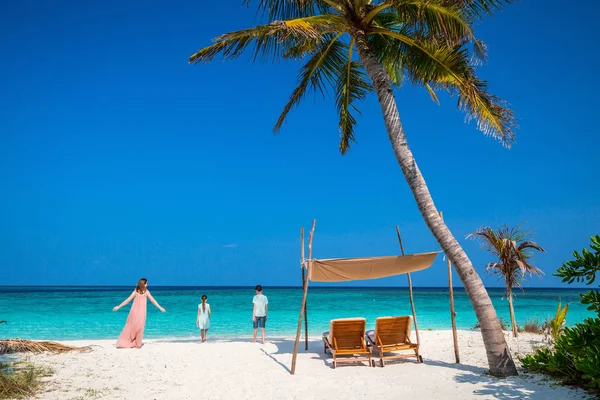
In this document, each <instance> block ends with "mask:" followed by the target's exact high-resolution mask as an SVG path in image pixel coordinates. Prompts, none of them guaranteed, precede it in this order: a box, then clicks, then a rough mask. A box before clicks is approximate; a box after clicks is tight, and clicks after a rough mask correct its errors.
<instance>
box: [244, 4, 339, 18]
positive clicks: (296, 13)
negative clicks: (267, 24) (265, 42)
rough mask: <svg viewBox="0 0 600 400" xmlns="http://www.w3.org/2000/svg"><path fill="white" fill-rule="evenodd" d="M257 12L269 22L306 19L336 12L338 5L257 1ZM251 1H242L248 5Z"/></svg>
mask: <svg viewBox="0 0 600 400" xmlns="http://www.w3.org/2000/svg"><path fill="white" fill-rule="evenodd" d="M257 1H258V11H259V12H261V11H262V13H263V14H266V15H267V16H268V18H269V20H271V21H275V20H280V19H292V18H302V17H308V16H311V15H316V14H326V13H328V12H331V10H338V9H339V7H340V6H339V4H338V2H337V1H334V0H257ZM250 3H252V0H244V1H243V4H247V5H249V4H250Z"/></svg>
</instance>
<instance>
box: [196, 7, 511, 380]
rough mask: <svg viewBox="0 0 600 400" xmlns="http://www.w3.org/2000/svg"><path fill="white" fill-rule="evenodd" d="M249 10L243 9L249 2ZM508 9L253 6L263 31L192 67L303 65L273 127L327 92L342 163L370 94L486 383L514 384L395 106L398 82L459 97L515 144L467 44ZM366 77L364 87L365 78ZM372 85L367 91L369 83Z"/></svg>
mask: <svg viewBox="0 0 600 400" xmlns="http://www.w3.org/2000/svg"><path fill="white" fill-rule="evenodd" d="M247 1H249V0H247ZM511 1H512V0H383V1H381V0H258V2H259V9H260V10H262V11H263V13H264V15H266V16H267V17H268V21H269V22H268V23H266V24H264V25H258V26H255V27H253V28H249V29H245V30H240V31H234V32H229V33H226V34H223V35H221V36H219V37H217V38H216V39H215V42H214V43H213V44H212V45H210V46H207V47H204V48H202V49H200V50H199V51H198V52H196V53H195V54H193V55H192V56H191V57H190V59H189V60H190V63H192V64H197V63H200V62H209V61H211V60H212V59H213V58H214V57H215V56H217V55H219V54H220V55H222V56H223V57H224V58H225V59H232V58H236V57H238V56H240V55H241V54H243V53H244V52H245V51H246V50H248V49H249V48H251V49H252V54H253V56H254V60H256V59H258V58H262V59H266V60H274V59H277V58H283V59H302V60H305V61H306V62H305V64H304V65H303V67H302V68H301V69H300V73H299V77H298V87H297V88H296V89H295V90H294V91H293V93H292V95H291V97H290V100H289V102H288V103H287V104H286V105H285V107H284V108H283V112H282V113H281V116H280V117H279V119H278V121H277V123H276V124H275V127H274V130H275V132H278V131H279V130H280V128H281V127H282V124H283V122H284V121H285V119H286V117H287V115H288V113H289V112H290V110H291V109H292V108H294V106H296V105H297V104H298V103H299V102H300V101H301V100H302V99H303V98H304V97H305V96H306V94H308V93H309V92H311V91H312V92H320V93H323V94H326V93H328V90H327V89H328V88H329V89H332V93H333V94H334V97H335V103H336V105H337V109H338V112H339V129H340V133H341V141H340V146H339V149H340V151H341V153H342V154H345V153H346V152H347V151H348V149H349V147H350V144H351V142H354V141H355V138H354V128H355V126H356V123H357V121H356V114H357V113H359V110H358V108H357V106H356V103H357V102H358V101H360V100H363V99H365V97H366V95H367V93H368V92H370V91H375V92H376V94H377V98H378V100H379V104H380V106H381V111H382V113H383V118H384V121H385V126H386V130H387V134H388V137H389V139H390V142H391V144H392V148H393V150H394V154H395V156H396V159H397V161H398V164H399V165H400V168H401V169H402V172H403V173H404V176H405V178H406V180H407V182H408V185H409V187H410V189H411V191H412V193H413V195H414V197H415V200H416V202H417V205H418V207H419V210H420V212H421V214H422V216H423V218H424V220H425V222H426V224H427V226H428V227H429V229H430V230H431V232H432V233H433V235H434V236H435V238H436V240H437V241H438V243H439V244H440V246H441V248H442V249H443V251H444V252H445V253H446V255H447V256H448V257H449V259H450V260H451V261H452V263H453V264H454V267H455V269H456V271H457V272H458V275H459V277H460V279H461V280H462V283H463V286H464V287H465V290H466V292H467V294H468V295H469V298H470V300H471V303H472V305H473V308H474V310H475V314H476V315H477V318H478V320H479V323H480V325H481V327H482V329H481V332H482V336H483V341H484V343H485V347H486V353H487V357H488V362H489V366H490V373H491V374H492V375H496V376H509V375H516V374H517V370H516V367H515V364H514V362H513V360H512V357H511V355H510V352H509V350H508V347H507V345H506V341H505V339H504V335H503V332H502V328H501V326H500V322H499V320H498V317H497V315H496V311H495V310H494V307H493V305H492V301H491V300H490V297H489V295H488V293H487V291H486V289H485V287H484V285H483V282H482V280H481V278H480V277H479V275H478V274H477V272H476V271H475V269H474V268H473V265H472V264H471V261H470V260H469V258H468V257H467V255H466V254H465V252H464V250H463V249H462V247H461V246H460V244H459V243H458V241H457V240H456V239H455V238H454V236H453V235H452V233H451V232H450V230H449V229H448V227H447V226H446V225H445V224H444V222H443V221H442V218H441V217H440V216H439V214H438V211H437V209H436V207H435V205H434V203H433V199H432V197H431V194H430V193H429V189H428V188H427V185H426V183H425V180H424V178H423V176H422V175H421V171H420V170H419V168H418V167H417V163H416V161H415V159H414V157H413V154H412V152H411V150H410V148H409V146H408V143H407V139H406V135H405V132H404V129H403V128H402V124H401V122H400V115H399V113H398V109H397V106H396V100H395V97H394V88H397V87H399V85H400V84H401V83H402V80H403V78H404V77H407V78H408V79H409V81H410V82H411V83H413V84H415V85H418V86H422V87H424V88H425V89H427V91H428V92H429V94H430V95H431V97H432V98H433V99H434V100H435V101H437V100H438V98H437V95H436V92H438V91H447V92H449V93H450V94H452V95H456V96H457V97H458V107H459V108H460V109H461V110H463V111H464V112H465V113H466V115H467V119H469V120H470V119H475V120H476V122H477V125H478V127H479V128H480V129H481V130H482V131H483V132H484V133H485V134H487V135H491V136H493V137H495V138H497V139H498V140H499V141H500V142H501V143H503V144H504V145H505V146H507V147H509V146H510V145H511V144H512V142H513V140H514V132H513V129H514V127H515V121H514V118H513V114H512V111H511V110H509V109H508V108H507V107H506V106H505V104H504V102H503V101H502V100H501V99H499V98H498V97H496V96H494V95H491V94H490V93H488V92H487V87H486V83H485V82H484V81H481V80H479V79H478V78H477V76H476V74H475V67H474V65H475V64H476V63H477V62H480V61H483V60H485V52H486V47H485V44H484V43H483V42H481V41H480V40H478V39H477V38H476V37H475V36H474V34H473V28H472V27H473V24H474V22H476V21H478V20H480V19H481V18H483V17H484V16H485V15H489V14H491V13H492V12H493V11H495V10H499V9H500V8H501V7H502V6H503V5H504V4H505V3H509V2H511ZM367 76H368V78H367ZM369 79H370V81H369Z"/></svg>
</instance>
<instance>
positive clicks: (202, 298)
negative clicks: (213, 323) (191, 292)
mask: <svg viewBox="0 0 600 400" xmlns="http://www.w3.org/2000/svg"><path fill="white" fill-rule="evenodd" d="M200 299H201V300H202V312H205V311H206V300H208V296H207V295H205V294H203V295H202V297H201V298H200Z"/></svg>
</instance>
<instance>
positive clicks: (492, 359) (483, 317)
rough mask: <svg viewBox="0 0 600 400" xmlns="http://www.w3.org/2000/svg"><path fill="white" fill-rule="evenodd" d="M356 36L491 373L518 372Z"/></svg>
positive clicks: (384, 78) (361, 36)
mask: <svg viewBox="0 0 600 400" xmlns="http://www.w3.org/2000/svg"><path fill="white" fill-rule="evenodd" d="M353 36H354V39H355V40H356V48H357V50H358V54H359V57H360V60H361V61H362V63H363V65H364V67H365V69H366V71H367V74H368V75H369V77H370V78H371V80H372V82H373V86H374V87H375V91H376V92H377V97H378V99H379V104H380V106H381V111H382V112H383V118H384V121H385V127H386V130H387V133H388V137H389V139H390V141H391V142H392V147H393V149H394V154H395V155H396V160H397V161H398V164H400V168H401V169H402V172H403V173H404V177H405V178H406V181H407V182H408V185H409V187H410V189H411V191H412V193H413V196H414V197H415V200H416V201H417V206H418V207H419V211H421V215H422V216H423V219H424V220H425V223H426V224H427V226H428V227H429V230H430V231H431V233H433V236H435V238H436V240H437V242H438V243H439V244H440V246H441V247H442V249H443V250H444V253H446V255H447V256H448V258H450V261H451V262H452V264H453V265H454V268H455V269H456V271H457V273H458V276H459V277H460V279H461V281H462V283H463V286H464V287H465V290H466V292H467V295H468V296H469V299H470V300H471V304H472V305H473V309H474V310H475V315H476V316H477V320H478V321H479V324H480V326H481V334H482V336H483V342H484V344H485V349H486V353H487V357H488V364H489V367H490V373H491V374H492V375H494V376H512V375H517V368H516V367H515V363H514V362H513V360H512V357H511V355H510V351H509V349H508V346H507V345H506V340H505V339H504V333H503V332H502V327H501V326H500V321H499V320H498V316H497V315H496V310H495V309H494V306H493V305H492V301H491V299H490V296H489V295H488V293H487V291H486V289H485V287H484V286H483V282H482V280H481V278H480V277H479V275H478V274H477V272H476V271H475V269H474V268H473V265H472V264H471V261H470V260H469V258H468V257H467V255H466V254H465V252H464V250H463V249H462V247H461V246H460V244H459V243H458V241H457V240H456V239H455V238H454V236H452V233H451V232H450V230H449V229H448V227H447V226H446V225H445V224H444V222H443V221H442V218H441V217H440V216H439V214H438V211H437V209H436V208H435V205H434V203H433V199H432V197H431V194H430V193H429V189H428V188H427V185H426V184H425V179H424V178H423V175H421V172H420V171H419V168H418V167H417V163H416V162H415V159H414V157H413V154H412V152H411V151H410V149H409V147H408V143H407V141H406V135H405V134H404V130H403V128H402V123H401V122H400V114H399V113H398V108H397V107H396V99H395V98H394V93H393V91H392V86H391V84H390V81H389V77H388V75H387V73H386V71H385V69H384V68H383V67H382V66H381V64H379V62H378V61H377V59H376V58H375V56H374V54H373V51H372V50H371V48H370V46H369V42H368V40H367V36H366V34H365V33H364V32H361V31H358V32H355V33H354V35H353Z"/></svg>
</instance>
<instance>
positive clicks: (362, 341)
mask: <svg viewBox="0 0 600 400" xmlns="http://www.w3.org/2000/svg"><path fill="white" fill-rule="evenodd" d="M366 324H367V320H366V319H365V318H341V319H334V320H332V321H331V322H330V323H329V332H325V333H323V351H324V352H325V353H327V350H328V349H329V351H330V353H331V354H332V355H333V368H335V367H336V366H337V363H338V362H357V361H368V362H369V365H370V366H375V361H374V360H372V355H373V351H375V353H376V354H377V356H378V357H379V359H380V362H381V366H382V367H383V366H384V365H385V360H388V359H394V358H407V357H416V358H417V362H423V359H422V358H421V356H420V355H419V345H418V344H416V343H412V342H411V341H410V329H411V324H412V317H410V316H402V317H380V318H377V320H376V322H375V329H374V330H372V331H368V332H366V331H365V330H366ZM398 351H409V353H408V354H406V353H403V354H397V353H396V352H398ZM386 353H387V354H386ZM390 353H392V354H390ZM340 356H350V357H344V358H339V357H340Z"/></svg>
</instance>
